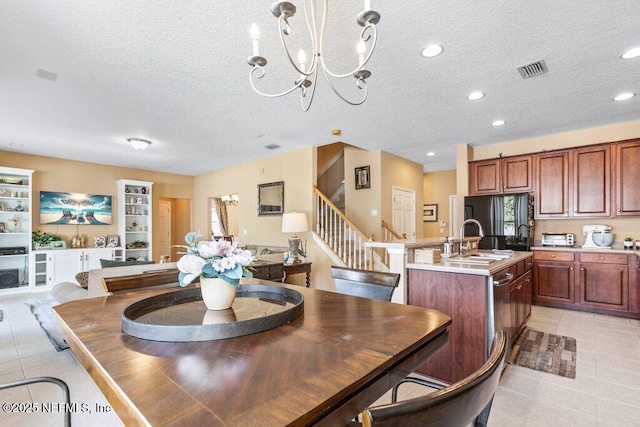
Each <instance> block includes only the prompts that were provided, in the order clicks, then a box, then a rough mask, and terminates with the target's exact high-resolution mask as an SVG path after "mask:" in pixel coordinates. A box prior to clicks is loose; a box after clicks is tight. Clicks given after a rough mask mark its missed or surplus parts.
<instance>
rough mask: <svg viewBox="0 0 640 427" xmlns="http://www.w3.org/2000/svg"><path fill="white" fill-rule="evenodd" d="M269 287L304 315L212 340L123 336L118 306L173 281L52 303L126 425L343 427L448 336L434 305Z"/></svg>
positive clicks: (73, 344) (85, 364) (80, 357)
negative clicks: (284, 293)
mask: <svg viewBox="0 0 640 427" xmlns="http://www.w3.org/2000/svg"><path fill="white" fill-rule="evenodd" d="M257 282H258V283H261V281H259V280H256V279H253V280H252V281H251V282H250V283H253V284H255V283H257ZM264 284H268V285H274V284H275V283H274V282H268V281H265V282H264ZM279 286H283V287H287V288H291V289H295V290H296V291H298V292H299V293H301V294H302V295H303V297H304V313H303V314H301V315H300V316H299V317H297V318H296V319H294V320H293V321H291V322H290V323H287V324H284V325H282V326H278V327H276V328H273V329H269V330H266V331H263V332H259V333H255V334H250V335H246V336H239V337H233V338H227V339H219V340H211V341H194V342H162V341H151V340H147V339H141V338H135V337H133V336H130V335H128V334H126V333H125V332H123V331H122V321H121V315H122V313H123V311H124V310H125V308H127V307H128V306H129V305H131V304H133V303H135V302H137V301H140V300H142V299H144V298H148V297H152V296H156V295H160V294H161V293H166V292H171V291H175V290H176V288H161V289H159V288H155V289H147V290H140V291H135V292H126V293H121V294H116V295H111V296H105V297H98V298H91V299H83V300H77V301H72V302H68V303H65V304H62V305H59V306H56V307H54V310H55V312H56V314H57V316H58V323H59V327H60V328H61V330H62V331H63V334H64V336H65V339H66V341H67V343H68V344H69V346H70V348H71V350H72V351H73V353H74V355H75V356H76V358H77V359H78V361H79V362H80V364H81V365H82V366H83V367H84V368H85V369H86V370H87V372H88V373H89V375H90V376H91V377H92V378H93V380H94V382H95V383H96V384H97V386H98V387H99V389H100V390H101V391H102V393H103V394H104V396H105V397H106V399H107V401H108V402H109V404H110V405H111V407H112V408H113V410H114V411H115V412H116V414H117V415H118V416H119V417H120V419H121V420H122V422H123V423H124V424H125V425H127V426H132V425H152V426H165V425H166V426H168V425H207V426H212V425H221V426H222V425H224V426H260V427H264V426H285V425H300V426H302V425H305V426H306V425H330V426H336V425H344V424H346V423H347V422H348V421H349V420H350V419H352V418H353V417H354V416H355V415H357V414H358V413H359V412H361V411H362V410H363V409H364V408H366V407H367V406H370V405H371V404H372V403H373V402H374V401H376V400H377V399H378V398H379V397H380V396H382V395H383V394H384V393H385V392H387V391H388V390H389V389H390V388H391V387H393V386H394V385H395V384H397V383H398V382H399V381H400V380H401V379H402V378H403V377H404V376H406V375H407V374H409V373H410V372H412V371H413V370H414V369H415V368H416V367H418V366H419V365H420V364H422V363H423V362H425V361H426V360H427V359H428V358H429V357H430V356H431V355H432V354H434V353H435V352H436V351H438V350H439V349H440V348H441V347H443V346H444V345H445V344H446V343H447V342H448V339H449V337H448V327H449V325H450V323H451V319H450V318H449V317H448V316H446V315H444V314H443V313H441V312H439V311H436V310H431V309H425V308H421V307H413V306H408V305H401V304H395V303H388V302H383V301H378V300H371V299H365V298H359V297H353V296H348V295H342V294H338V293H335V292H329V291H322V290H316V289H310V288H304V287H299V286H293V285H286V284H279ZM178 289H180V288H178ZM72 393H73V390H72Z"/></svg>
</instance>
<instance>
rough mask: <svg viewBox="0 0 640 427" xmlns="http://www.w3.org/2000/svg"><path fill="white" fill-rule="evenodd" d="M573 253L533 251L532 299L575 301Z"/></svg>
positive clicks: (560, 301)
mask: <svg viewBox="0 0 640 427" xmlns="http://www.w3.org/2000/svg"><path fill="white" fill-rule="evenodd" d="M574 270H575V266H574V254H573V253H572V252H544V251H534V252H533V277H534V280H533V299H534V300H535V301H548V302H559V303H571V304H572V303H573V302H574V301H575V294H574V292H575V285H574V282H575V280H574Z"/></svg>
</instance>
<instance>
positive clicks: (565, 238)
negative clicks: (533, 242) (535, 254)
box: [542, 233, 574, 246]
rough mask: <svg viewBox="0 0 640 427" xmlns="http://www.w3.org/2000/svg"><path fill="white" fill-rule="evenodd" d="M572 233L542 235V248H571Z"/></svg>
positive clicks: (572, 241)
mask: <svg viewBox="0 0 640 427" xmlns="http://www.w3.org/2000/svg"><path fill="white" fill-rule="evenodd" d="M573 243H574V234H573V233H542V246H573Z"/></svg>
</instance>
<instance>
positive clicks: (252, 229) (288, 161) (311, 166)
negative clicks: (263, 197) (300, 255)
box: [193, 146, 335, 290]
mask: <svg viewBox="0 0 640 427" xmlns="http://www.w3.org/2000/svg"><path fill="white" fill-rule="evenodd" d="M316 172H317V168H316V148H315V147H312V146H307V147H304V148H302V149H299V150H295V151H291V152H288V153H282V154H277V155H274V156H271V157H266V158H263V159H259V160H255V161H251V162H246V163H242V164H240V165H236V166H233V167H229V168H226V169H221V170H217V171H213V172H209V173H206V174H202V175H199V176H197V177H195V180H194V193H195V197H194V204H193V205H194V208H193V209H194V210H193V211H194V229H195V230H205V232H206V230H208V224H207V220H208V214H207V200H208V198H209V197H213V196H215V195H220V194H233V193H237V194H238V197H239V199H240V201H239V203H238V207H237V224H238V236H237V241H238V242H239V244H240V245H242V246H244V245H248V244H252V245H265V246H279V247H288V245H289V243H288V239H289V235H288V234H284V233H282V231H281V230H282V216H279V215H275V216H258V196H257V194H258V193H257V186H258V184H266V183H270V182H277V181H284V211H285V213H288V212H293V211H296V212H305V213H306V214H307V217H308V219H309V230H311V229H312V228H313V227H315V224H314V223H313V222H312V221H313V219H314V217H315V214H314V201H313V192H312V188H313V185H314V184H315V176H316ZM298 235H299V236H300V238H301V240H302V242H303V244H306V247H307V261H309V262H311V263H312V268H311V284H312V287H314V288H318V289H328V290H334V289H335V287H334V285H333V279H331V270H330V266H331V260H330V259H329V258H328V257H327V256H326V255H325V253H324V252H323V251H322V249H321V248H320V247H318V246H317V244H316V243H315V242H314V241H313V238H312V236H311V231H308V232H305V233H298ZM290 279H291V282H293V283H295V284H298V285H304V282H305V277H304V274H299V275H295V276H292V277H291V278H290Z"/></svg>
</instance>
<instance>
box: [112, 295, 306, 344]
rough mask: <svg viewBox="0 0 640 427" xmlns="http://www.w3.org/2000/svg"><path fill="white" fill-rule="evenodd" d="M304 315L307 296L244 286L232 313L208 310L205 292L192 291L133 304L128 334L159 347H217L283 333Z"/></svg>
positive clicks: (125, 316) (127, 313)
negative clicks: (261, 334) (164, 343)
mask: <svg viewBox="0 0 640 427" xmlns="http://www.w3.org/2000/svg"><path fill="white" fill-rule="evenodd" d="M303 312H304V298H303V296H302V294H300V293H299V292H298V291H295V290H293V289H288V288H284V287H280V286H269V285H240V286H239V287H238V290H237V293H236V299H235V300H234V302H233V306H232V307H231V308H229V309H227V310H207V307H206V306H205V305H204V303H203V302H202V294H201V292H200V288H190V289H184V290H180V291H176V292H169V293H166V294H162V295H156V296H154V297H150V298H145V299H143V300H140V301H138V302H136V303H133V304H131V305H130V306H128V307H127V308H126V309H125V310H124V312H123V313H122V330H123V331H124V332H125V333H127V334H129V335H131V336H134V337H136V338H142V339H147V340H153V341H172V342H187V341H211V340H220V339H225V338H233V337H239V336H243V335H249V334H255V333H257V332H262V331H266V330H269V329H273V328H277V327H278V326H282V325H284V324H287V323H289V322H291V321H292V320H294V319H295V318H297V317H298V316H300V315H301V314H302V313H303Z"/></svg>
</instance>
